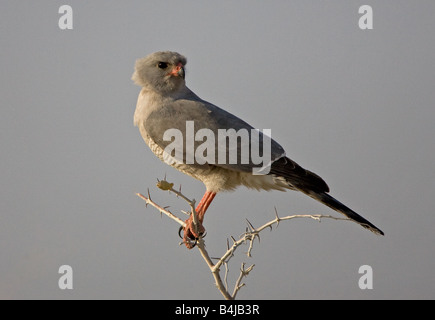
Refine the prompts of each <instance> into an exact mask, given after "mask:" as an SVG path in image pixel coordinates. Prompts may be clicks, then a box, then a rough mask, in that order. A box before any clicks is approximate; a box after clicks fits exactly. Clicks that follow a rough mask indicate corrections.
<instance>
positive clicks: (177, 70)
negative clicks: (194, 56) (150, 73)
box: [168, 62, 184, 79]
mask: <svg viewBox="0 0 435 320" xmlns="http://www.w3.org/2000/svg"><path fill="white" fill-rule="evenodd" d="M168 75H171V76H175V77H182V78H183V79H184V67H183V65H182V64H181V62H179V63H178V64H177V65H176V66H175V67H174V69H172V71H171V72H169V73H168Z"/></svg>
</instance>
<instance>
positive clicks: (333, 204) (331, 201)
mask: <svg viewBox="0 0 435 320" xmlns="http://www.w3.org/2000/svg"><path fill="white" fill-rule="evenodd" d="M301 191H302V192H303V193H305V194H306V195H308V196H310V197H311V198H313V199H315V200H317V201H319V202H321V203H323V204H325V205H327V206H328V207H330V208H331V209H334V210H335V211H337V212H340V213H342V214H344V215H345V216H346V217H348V218H350V219H352V220H354V221H356V222H358V223H359V224H360V225H362V226H363V227H364V228H366V229H369V230H370V231H372V232H374V233H376V234H380V235H384V232H382V230H381V229H379V228H378V227H376V226H375V225H373V224H372V223H371V222H369V221H367V220H366V219H364V218H363V217H361V216H360V215H359V214H358V213H356V212H355V211H353V210H352V209H350V208H348V207H346V206H345V205H344V204H342V203H341V202H340V201H338V200H336V199H335V198H334V197H331V196H330V195H329V194H327V193H325V192H320V193H317V192H313V191H305V190H301Z"/></svg>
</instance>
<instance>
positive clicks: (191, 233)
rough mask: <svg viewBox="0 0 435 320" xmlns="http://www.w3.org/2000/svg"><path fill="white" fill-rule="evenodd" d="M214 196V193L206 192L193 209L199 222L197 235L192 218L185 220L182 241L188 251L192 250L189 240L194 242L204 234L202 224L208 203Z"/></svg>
mask: <svg viewBox="0 0 435 320" xmlns="http://www.w3.org/2000/svg"><path fill="white" fill-rule="evenodd" d="M215 196H216V193H215V192H210V191H206V192H205V194H204V196H203V197H202V199H201V201H200V202H199V204H198V206H197V207H196V209H195V211H196V213H197V214H198V220H199V221H198V222H199V226H198V233H196V232H195V227H194V225H193V216H192V215H191V216H190V217H189V219H187V220H186V227H185V228H184V237H183V240H184V243H185V244H186V247H187V248H189V249H192V248H193V246H192V244H191V243H190V241H189V239H191V240H195V239H197V238H199V236H200V235H201V234H203V233H204V232H205V229H204V227H203V225H202V222H203V221H204V215H205V212H206V211H207V209H208V207H209V206H210V203H211V202H212V201H213V199H214V197H215Z"/></svg>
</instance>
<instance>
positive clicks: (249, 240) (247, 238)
mask: <svg viewBox="0 0 435 320" xmlns="http://www.w3.org/2000/svg"><path fill="white" fill-rule="evenodd" d="M157 187H158V188H159V189H161V190H164V191H169V192H170V193H173V194H175V195H176V196H177V197H178V198H182V199H183V200H184V201H186V202H187V203H188V204H189V206H190V213H187V212H184V211H183V213H186V214H191V215H192V218H193V224H194V228H195V231H196V232H197V231H198V226H199V224H198V215H197V212H196V210H195V200H194V199H193V200H190V199H189V198H188V197H186V196H185V195H184V194H183V193H182V192H181V186H180V188H179V190H175V189H174V188H173V187H174V184H173V183H169V182H168V181H166V177H165V179H164V180H157ZM136 195H137V196H138V197H140V198H141V199H143V200H144V201H145V203H146V207H147V206H148V205H151V206H153V207H154V208H156V209H157V210H158V211H159V212H160V214H165V215H166V216H167V217H168V218H170V219H172V220H174V221H175V222H177V223H178V224H179V225H180V226H181V227H182V228H185V227H186V223H185V222H184V221H183V220H181V219H180V218H178V217H177V216H176V215H174V214H173V213H172V212H171V211H169V210H168V207H162V206H160V205H158V204H157V203H155V202H154V201H153V200H152V199H151V195H150V192H149V189H148V191H147V195H148V196H144V195H143V194H141V193H137V194H136ZM295 218H311V219H314V220H317V221H321V219H323V218H326V219H333V220H345V221H353V220H351V219H348V218H338V217H334V216H331V215H310V214H302V215H291V216H286V217H279V216H278V212H277V210H276V208H275V218H274V219H273V220H270V221H269V222H267V223H265V224H264V225H262V226H261V227H258V228H255V227H254V226H253V225H252V223H251V222H250V221H249V220H246V222H247V227H246V230H245V232H244V233H243V234H242V235H241V236H240V237H239V239H237V240H236V239H235V238H234V237H233V236H231V241H232V244H231V245H230V240H229V239H227V251H226V252H225V253H224V254H223V255H222V256H221V257H220V258H210V256H209V254H208V252H207V250H206V248H205V242H204V236H201V237H199V239H197V240H196V243H195V244H196V247H197V248H198V250H199V252H200V254H201V256H202V258H203V259H204V261H205V263H206V264H207V266H208V268H209V269H210V272H211V273H212V275H213V277H214V280H215V284H216V287H217V288H218V290H219V291H220V292H221V294H222V295H223V297H224V298H225V299H227V300H234V299H235V298H236V296H237V293H238V292H239V290H240V289H241V288H243V287H244V286H245V283H243V282H242V280H243V278H245V277H246V276H248V274H249V273H250V272H251V271H252V270H253V268H254V266H255V265H254V264H253V265H251V266H249V267H248V268H245V263H244V262H243V263H242V265H241V268H240V270H239V271H240V274H239V277H238V278H237V280H236V282H235V284H234V288H233V290H232V293H230V292H229V288H228V270H229V269H228V263H229V261H230V260H231V258H232V257H234V253H235V252H236V250H237V248H238V247H240V246H241V245H242V244H247V245H248V251H247V252H246V255H247V257H252V255H251V253H252V250H253V247H254V241H255V239H256V238H258V242H260V233H261V232H262V231H263V230H264V229H267V228H269V229H270V230H273V228H272V227H273V225H276V227H278V226H279V223H280V222H281V221H285V220H291V219H295ZM353 222H354V221H353ZM180 244H183V242H182V243H180ZM212 259H213V260H217V261H216V263H213V261H212ZM222 266H224V267H225V274H224V277H223V279H222V277H221V270H220V269H221V267H222Z"/></svg>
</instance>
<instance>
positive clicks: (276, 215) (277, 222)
mask: <svg viewBox="0 0 435 320" xmlns="http://www.w3.org/2000/svg"><path fill="white" fill-rule="evenodd" d="M274 208H275V217H276V227H277V228H278V226H279V222H280V221H281V218H280V217H279V216H278V210H276V207H274ZM270 229H272V226H270Z"/></svg>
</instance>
